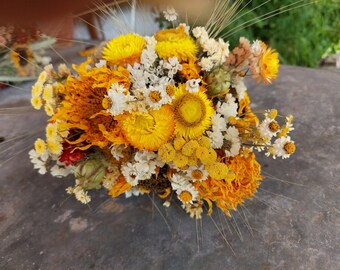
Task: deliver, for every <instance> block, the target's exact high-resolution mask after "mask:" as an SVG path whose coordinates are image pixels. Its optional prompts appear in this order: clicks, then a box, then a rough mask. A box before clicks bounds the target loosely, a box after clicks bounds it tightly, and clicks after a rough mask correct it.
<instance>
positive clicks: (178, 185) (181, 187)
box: [171, 174, 199, 204]
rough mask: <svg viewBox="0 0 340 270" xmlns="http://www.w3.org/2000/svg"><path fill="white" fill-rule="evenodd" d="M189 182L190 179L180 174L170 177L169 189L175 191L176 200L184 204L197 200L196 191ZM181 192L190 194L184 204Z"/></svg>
mask: <svg viewBox="0 0 340 270" xmlns="http://www.w3.org/2000/svg"><path fill="white" fill-rule="evenodd" d="M189 180H190V179H189V178H188V177H187V176H182V175H181V174H173V175H172V177H171V187H172V189H173V190H174V191H176V194H177V197H178V199H179V200H180V201H181V202H182V203H184V204H187V203H193V202H194V201H197V200H198V199H199V195H198V191H197V190H196V188H195V187H194V186H193V185H192V184H191V183H190V181H189ZM183 192H188V193H190V195H191V200H190V201H188V202H185V201H183V200H182V199H181V194H182V193H183Z"/></svg>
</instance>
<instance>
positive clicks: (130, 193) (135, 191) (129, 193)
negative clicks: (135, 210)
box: [125, 187, 144, 198]
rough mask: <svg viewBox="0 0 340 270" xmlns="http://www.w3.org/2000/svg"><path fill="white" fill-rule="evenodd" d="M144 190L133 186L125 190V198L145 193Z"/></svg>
mask: <svg viewBox="0 0 340 270" xmlns="http://www.w3.org/2000/svg"><path fill="white" fill-rule="evenodd" d="M143 194H144V192H142V191H140V190H139V189H138V188H135V187H132V188H131V189H130V190H128V191H125V198H130V197H132V196H135V197H137V196H139V195H143Z"/></svg>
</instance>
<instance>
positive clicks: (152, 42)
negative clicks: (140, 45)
mask: <svg viewBox="0 0 340 270" xmlns="http://www.w3.org/2000/svg"><path fill="white" fill-rule="evenodd" d="M144 39H145V43H146V46H145V49H143V51H142V55H141V57H140V62H141V64H142V65H143V66H144V68H145V70H150V69H151V68H152V66H153V65H154V63H155V61H156V59H157V57H158V56H157V53H156V51H155V47H156V44H157V41H156V39H155V37H148V36H146V37H144Z"/></svg>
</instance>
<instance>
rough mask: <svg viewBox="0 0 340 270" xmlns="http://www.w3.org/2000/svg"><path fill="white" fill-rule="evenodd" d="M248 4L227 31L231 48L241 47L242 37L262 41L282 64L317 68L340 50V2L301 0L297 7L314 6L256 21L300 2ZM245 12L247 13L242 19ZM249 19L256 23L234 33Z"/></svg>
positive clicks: (256, 0) (280, 0) (276, 0)
mask: <svg viewBox="0 0 340 270" xmlns="http://www.w3.org/2000/svg"><path fill="white" fill-rule="evenodd" d="M247 2H248V1H243V4H242V7H243V10H242V12H240V13H239V14H238V15H237V16H236V17H238V19H237V20H235V22H233V23H232V24H231V25H229V26H228V27H227V29H226V30H225V31H224V33H227V32H229V34H230V35H229V36H227V38H226V40H229V41H230V44H231V48H233V47H234V46H235V45H237V44H238V40H239V37H240V36H244V37H246V38H248V39H249V40H251V41H252V40H255V39H261V40H263V41H264V42H266V43H269V44H270V46H272V47H273V48H275V49H276V50H277V51H278V52H279V53H280V57H281V59H280V60H281V62H282V63H283V64H290V65H299V66H307V67H315V66H317V65H318V62H319V61H320V59H321V58H322V57H323V56H325V55H326V54H332V53H335V52H336V51H337V50H340V0H320V1H318V2H317V3H311V2H312V1H299V2H300V3H299V4H298V5H301V4H306V3H311V4H309V5H306V6H302V7H298V8H296V9H294V10H291V11H287V12H282V13H281V14H279V15H277V16H273V17H271V18H269V19H267V20H263V21H261V20H259V19H256V18H259V17H260V16H262V15H264V14H267V13H268V12H271V11H274V10H276V9H280V10H281V11H283V9H284V6H287V5H290V4H293V3H296V2H298V1H297V0H272V1H269V2H268V3H265V2H266V1H264V0H253V1H251V2H250V3H249V4H248V5H246V4H247ZM264 3H265V4H264ZM261 4H263V5H262V6H260V5H261ZM256 7H258V8H256ZM292 7H293V6H292ZM244 13H247V14H246V15H244V16H242V17H241V15H242V14H244ZM249 20H253V21H252V22H250V23H254V24H252V25H249V26H248V27H245V28H244V29H242V30H240V31H237V32H235V31H236V30H237V29H238V28H236V27H238V26H240V25H241V24H243V23H246V22H248V21H249ZM244 26H246V24H245V25H244ZM233 32H235V33H233Z"/></svg>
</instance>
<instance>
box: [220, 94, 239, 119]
mask: <svg viewBox="0 0 340 270" xmlns="http://www.w3.org/2000/svg"><path fill="white" fill-rule="evenodd" d="M237 109H238V104H237V102H236V99H235V98H234V97H233V96H232V94H227V95H226V96H225V98H224V101H223V102H220V101H219V102H217V105H216V111H217V112H218V113H220V114H222V115H223V116H224V118H225V120H226V121H227V122H228V119H229V117H230V116H233V117H236V116H237Z"/></svg>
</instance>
